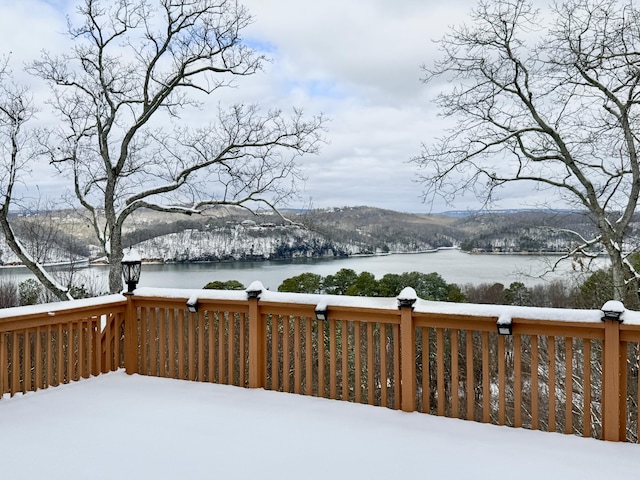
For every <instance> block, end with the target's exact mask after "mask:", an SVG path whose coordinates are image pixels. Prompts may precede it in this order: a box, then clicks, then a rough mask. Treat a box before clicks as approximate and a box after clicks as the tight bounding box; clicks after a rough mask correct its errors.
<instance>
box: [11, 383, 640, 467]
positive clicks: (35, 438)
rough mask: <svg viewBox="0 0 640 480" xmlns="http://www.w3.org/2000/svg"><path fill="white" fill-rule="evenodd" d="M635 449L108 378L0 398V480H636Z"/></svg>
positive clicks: (273, 396) (206, 387)
mask: <svg viewBox="0 0 640 480" xmlns="http://www.w3.org/2000/svg"><path fill="white" fill-rule="evenodd" d="M639 472H640V445H634V444H623V443H609V442H601V441H598V440H592V439H583V438H578V437H575V436H569V435H561V434H549V433H543V432H531V431H527V430H523V429H514V428H509V427H496V426H492V425H483V424H479V423H475V422H466V421H462V420H453V419H447V418H441V417H434V416H429V415H423V414H420V413H410V414H408V413H403V412H398V411H393V410H389V409H386V408H380V407H370V406H366V405H355V404H350V403H346V402H340V401H330V400H324V399H318V398H310V397H303V396H298V395H290V394H282V393H276V392H269V391H264V390H249V389H244V388H237V387H228V386H222V385H212V384H206V383H195V382H187V381H178V380H169V379H160V378H153V377H144V376H139V375H134V376H128V375H126V374H125V373H123V372H115V373H110V374H107V375H101V376H99V377H95V378H91V379H88V380H83V381H80V382H77V383H73V384H70V385H64V386H60V387H56V388H49V389H47V390H42V391H39V392H36V393H30V394H27V395H24V396H22V395H19V396H16V397H14V398H11V399H9V398H4V399H3V400H1V401H0V478H2V479H12V480H13V479H23V478H24V479H27V478H28V479H40V478H43V479H44V478H46V479H48V480H49V479H65V480H74V479H82V480H86V479H110V480H113V479H153V480H158V479H200V478H202V479H204V478H206V479H211V478H216V479H234V478H238V479H244V478H265V479H271V478H273V479H278V480H281V479H316V478H317V479H343V478H350V479H360V478H363V479H385V480H388V479H401V478H402V479H404V478H407V479H408V478H447V479H471V478H473V479H492V480H498V479H513V478H518V479H519V480H520V479H540V478H544V479H553V478H564V479H567V478H576V479H578V478H580V479H591V478H592V479H598V480H602V479H603V478H638V475H639Z"/></svg>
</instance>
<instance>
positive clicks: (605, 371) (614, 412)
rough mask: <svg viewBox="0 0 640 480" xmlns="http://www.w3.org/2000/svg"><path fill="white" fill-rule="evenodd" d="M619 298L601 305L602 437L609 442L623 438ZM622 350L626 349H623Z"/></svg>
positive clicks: (621, 306)
mask: <svg viewBox="0 0 640 480" xmlns="http://www.w3.org/2000/svg"><path fill="white" fill-rule="evenodd" d="M624 310H625V309H624V305H622V303H621V302H616V301H610V302H607V303H605V304H604V306H603V307H602V312H603V317H602V320H603V322H604V344H603V350H604V352H603V355H602V375H603V377H604V380H603V382H602V383H603V392H602V403H603V405H602V438H603V440H609V441H612V442H618V441H621V440H624V438H621V432H620V425H621V423H620V415H621V413H622V412H621V408H622V406H621V402H620V396H621V393H622V392H620V386H621V383H620V374H621V369H620V355H621V354H622V353H623V352H621V350H620V323H621V322H622V314H623V313H624ZM625 354H626V353H625Z"/></svg>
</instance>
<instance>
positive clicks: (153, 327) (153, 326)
mask: <svg viewBox="0 0 640 480" xmlns="http://www.w3.org/2000/svg"><path fill="white" fill-rule="evenodd" d="M156 310H157V309H156V308H155V307H152V308H151V309H150V312H149V314H150V315H149V363H150V370H149V374H150V375H152V376H154V377H157V376H158V349H157V341H158V333H157V328H158V321H157V312H156Z"/></svg>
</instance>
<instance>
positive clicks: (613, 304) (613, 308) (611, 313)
mask: <svg viewBox="0 0 640 480" xmlns="http://www.w3.org/2000/svg"><path fill="white" fill-rule="evenodd" d="M601 310H602V314H603V315H602V320H603V321H604V320H615V321H617V322H622V314H623V313H624V311H625V310H626V309H625V308H624V304H623V303H622V302H619V301H618V300H609V301H608V302H607V303H605V304H604V305H603V306H602V308H601Z"/></svg>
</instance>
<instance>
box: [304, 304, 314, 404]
mask: <svg viewBox="0 0 640 480" xmlns="http://www.w3.org/2000/svg"><path fill="white" fill-rule="evenodd" d="M312 329H313V324H312V323H311V318H310V317H307V318H306V319H305V324H304V334H305V341H304V356H305V374H304V394H305V395H313V338H312V337H313V330H312Z"/></svg>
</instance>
